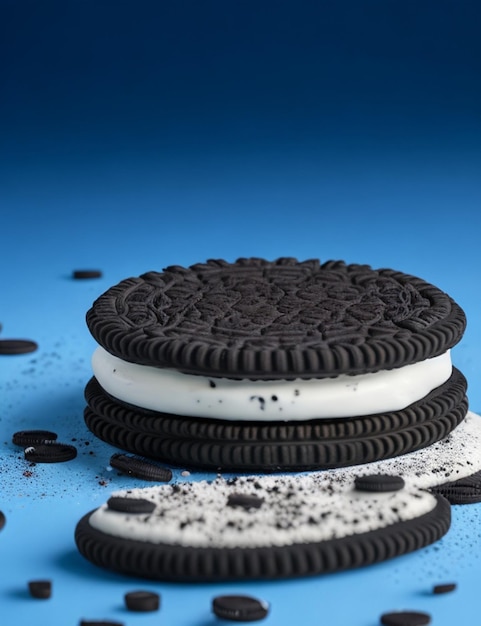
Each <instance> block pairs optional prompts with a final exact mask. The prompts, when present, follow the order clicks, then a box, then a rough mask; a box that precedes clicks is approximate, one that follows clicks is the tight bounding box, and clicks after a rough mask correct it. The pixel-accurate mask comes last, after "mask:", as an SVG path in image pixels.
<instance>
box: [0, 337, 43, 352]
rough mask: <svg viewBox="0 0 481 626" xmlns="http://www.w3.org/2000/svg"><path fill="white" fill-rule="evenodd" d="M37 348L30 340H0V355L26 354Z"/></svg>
mask: <svg viewBox="0 0 481 626" xmlns="http://www.w3.org/2000/svg"><path fill="white" fill-rule="evenodd" d="M37 348H38V344H37V343H36V342H35V341H32V340H31V339H0V354H28V353H30V352H35V350H37Z"/></svg>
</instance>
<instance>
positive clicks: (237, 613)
mask: <svg viewBox="0 0 481 626" xmlns="http://www.w3.org/2000/svg"><path fill="white" fill-rule="evenodd" d="M212 611H213V612H214V614H215V615H217V617H220V618H221V619H228V620H231V621H233V622H255V621H257V620H260V619H264V617H266V616H267V614H268V612H269V605H268V604H267V602H264V601H263V600H258V599H257V598H251V597H250V596H217V597H216V598H214V600H213V601H212Z"/></svg>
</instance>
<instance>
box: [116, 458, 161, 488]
mask: <svg viewBox="0 0 481 626" xmlns="http://www.w3.org/2000/svg"><path fill="white" fill-rule="evenodd" d="M110 465H111V466H112V467H114V468H115V469H118V470H120V471H121V472H122V473H124V474H129V476H134V477H135V478H142V479H143V480H151V481H155V482H162V483H166V482H168V481H169V480H171V479H172V472H171V471H170V469H167V468H166V467H162V466H160V465H157V464H156V463H153V462H152V461H148V460H147V459H143V458H141V457H136V456H130V455H129V454H123V453H121V452H120V453H117V454H113V455H112V456H111V457H110Z"/></svg>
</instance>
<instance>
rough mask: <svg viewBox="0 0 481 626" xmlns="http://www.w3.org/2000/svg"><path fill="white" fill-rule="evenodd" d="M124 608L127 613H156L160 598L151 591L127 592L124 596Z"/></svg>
mask: <svg viewBox="0 0 481 626" xmlns="http://www.w3.org/2000/svg"><path fill="white" fill-rule="evenodd" d="M124 598H125V606H126V607H127V608H128V610H129V611H138V612H145V613H146V612H147V611H158V610H159V607H160V596H159V594H158V593H155V592H153V591H129V593H126V594H125V596H124Z"/></svg>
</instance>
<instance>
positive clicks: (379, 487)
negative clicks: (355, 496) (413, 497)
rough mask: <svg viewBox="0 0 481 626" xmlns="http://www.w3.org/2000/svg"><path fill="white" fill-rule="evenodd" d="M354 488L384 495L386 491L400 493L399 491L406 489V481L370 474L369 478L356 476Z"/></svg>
mask: <svg viewBox="0 0 481 626" xmlns="http://www.w3.org/2000/svg"><path fill="white" fill-rule="evenodd" d="M354 486H355V488H356V489H357V490H358V491H368V492H372V493H379V492H381V493H383V492H386V491H399V489H402V488H403V487H404V480H403V478H401V476H391V475H389V474H368V475H367V476H356V479H355V481H354Z"/></svg>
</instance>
